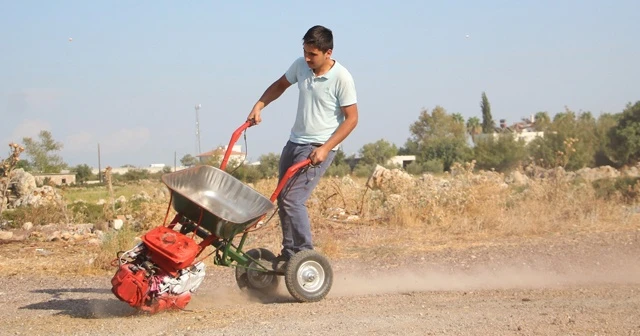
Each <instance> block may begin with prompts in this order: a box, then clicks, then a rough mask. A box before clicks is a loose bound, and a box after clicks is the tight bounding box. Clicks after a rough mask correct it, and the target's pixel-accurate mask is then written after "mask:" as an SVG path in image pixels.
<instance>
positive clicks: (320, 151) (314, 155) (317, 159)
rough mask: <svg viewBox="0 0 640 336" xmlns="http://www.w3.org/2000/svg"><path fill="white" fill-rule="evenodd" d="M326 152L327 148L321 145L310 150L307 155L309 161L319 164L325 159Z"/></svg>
mask: <svg viewBox="0 0 640 336" xmlns="http://www.w3.org/2000/svg"><path fill="white" fill-rule="evenodd" d="M328 154H329V150H328V149H326V148H324V146H321V147H318V148H316V149H314V150H313V152H311V155H309V159H311V163H312V164H313V165H319V164H321V163H322V162H323V161H324V160H326V159H327V155H328Z"/></svg>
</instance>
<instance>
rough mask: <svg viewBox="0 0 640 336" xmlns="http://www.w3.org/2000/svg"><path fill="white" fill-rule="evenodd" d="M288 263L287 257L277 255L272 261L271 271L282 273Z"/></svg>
mask: <svg viewBox="0 0 640 336" xmlns="http://www.w3.org/2000/svg"><path fill="white" fill-rule="evenodd" d="M288 262H289V257H287V256H285V255H282V254H280V255H278V256H277V257H276V258H275V259H273V270H274V271H276V272H283V273H284V271H285V270H286V269H287V263H288Z"/></svg>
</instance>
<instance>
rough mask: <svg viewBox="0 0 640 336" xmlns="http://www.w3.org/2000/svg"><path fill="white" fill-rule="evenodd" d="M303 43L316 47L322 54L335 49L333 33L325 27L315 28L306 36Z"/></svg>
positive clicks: (310, 29)
mask: <svg viewBox="0 0 640 336" xmlns="http://www.w3.org/2000/svg"><path fill="white" fill-rule="evenodd" d="M302 43H303V44H307V45H311V46H314V47H316V48H318V49H319V50H320V51H322V52H327V51H328V50H329V49H333V32H331V29H329V28H326V27H323V26H313V27H311V28H309V30H307V33H306V34H304V37H303V38H302Z"/></svg>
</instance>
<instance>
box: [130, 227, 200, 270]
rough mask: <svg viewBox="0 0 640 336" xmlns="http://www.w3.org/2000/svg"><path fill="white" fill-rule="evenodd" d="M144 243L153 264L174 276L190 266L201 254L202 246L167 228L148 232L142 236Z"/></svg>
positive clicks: (158, 228)
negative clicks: (199, 253)
mask: <svg viewBox="0 0 640 336" xmlns="http://www.w3.org/2000/svg"><path fill="white" fill-rule="evenodd" d="M142 241H143V242H144V243H145V245H146V246H147V249H148V251H149V254H150V257H151V260H153V263H154V264H156V265H158V267H160V268H162V269H163V270H165V271H166V272H168V273H170V274H172V275H176V274H177V272H178V270H181V269H183V268H186V267H188V266H190V265H191V263H192V262H193V260H194V259H195V258H196V255H197V254H198V252H200V245H198V244H197V243H196V242H195V241H194V240H193V239H191V238H189V237H187V236H186V235H184V234H182V233H180V232H177V231H174V230H172V229H169V228H168V227H166V226H159V227H156V228H154V229H152V230H151V231H149V232H147V234H145V235H144V236H142Z"/></svg>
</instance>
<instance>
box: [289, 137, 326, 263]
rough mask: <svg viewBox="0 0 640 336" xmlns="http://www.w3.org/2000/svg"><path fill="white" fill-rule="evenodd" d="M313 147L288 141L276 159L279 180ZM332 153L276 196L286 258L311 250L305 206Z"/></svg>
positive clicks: (298, 176)
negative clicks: (278, 159) (278, 167)
mask: <svg viewBox="0 0 640 336" xmlns="http://www.w3.org/2000/svg"><path fill="white" fill-rule="evenodd" d="M315 148H316V147H314V146H313V145H302V144H296V143H293V142H291V141H288V142H287V144H286V145H285V146H284V148H283V149H282V154H281V155H280V175H279V176H280V177H279V179H282V177H283V176H284V174H285V173H286V172H287V169H289V167H291V165H293V164H295V163H298V162H300V161H303V160H305V159H308V158H309V155H310V154H311V152H312V151H313V150H314V149H315ZM335 154H336V152H335V151H330V152H329V154H328V155H327V159H326V160H325V161H323V162H322V163H321V164H320V165H319V166H311V167H309V168H308V169H307V170H306V171H305V170H300V171H299V172H298V174H295V175H293V176H292V177H291V178H290V179H289V181H288V182H287V183H286V184H285V186H284V188H282V191H281V192H280V195H278V210H279V211H278V214H279V215H280V223H281V225H282V252H281V254H282V255H283V256H285V257H288V258H290V257H291V256H293V255H294V254H295V253H297V252H299V251H302V250H311V249H313V240H312V237H311V223H310V221H309V213H308V212H307V206H306V204H305V203H306V202H307V199H308V198H309V196H311V193H312V192H313V189H314V188H315V187H316V186H317V185H318V182H319V180H320V178H321V177H322V175H324V173H325V171H326V170H327V168H328V167H329V165H331V162H333V158H334V157H335Z"/></svg>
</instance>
